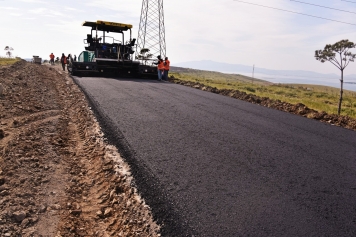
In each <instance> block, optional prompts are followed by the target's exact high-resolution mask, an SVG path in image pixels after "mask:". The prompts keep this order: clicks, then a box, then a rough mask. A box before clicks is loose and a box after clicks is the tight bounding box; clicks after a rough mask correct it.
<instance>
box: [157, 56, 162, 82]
mask: <svg viewBox="0 0 356 237" xmlns="http://www.w3.org/2000/svg"><path fill="white" fill-rule="evenodd" d="M157 58H158V63H157V72H158V80H159V81H162V76H163V72H164V63H163V59H161V57H160V56H159V57H157Z"/></svg>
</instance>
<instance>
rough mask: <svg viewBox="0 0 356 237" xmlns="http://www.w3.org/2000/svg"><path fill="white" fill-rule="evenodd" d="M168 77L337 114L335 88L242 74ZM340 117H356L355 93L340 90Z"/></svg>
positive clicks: (178, 72) (185, 72)
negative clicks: (268, 79) (270, 80)
mask: <svg viewBox="0 0 356 237" xmlns="http://www.w3.org/2000/svg"><path fill="white" fill-rule="evenodd" d="M170 75H173V76H174V77H176V78H178V79H181V80H183V81H191V82H199V83H202V84H204V85H206V86H212V87H216V88H218V89H233V90H239V91H244V92H246V93H248V94H253V95H256V96H260V97H268V98H270V99H274V100H280V101H284V102H288V103H292V104H297V103H303V104H305V105H306V106H308V107H309V108H311V109H314V110H317V111H319V112H321V111H325V112H327V113H328V114H337V108H338V102H339V93H340V89H339V88H334V87H328V86H320V85H303V84H273V83H270V82H267V81H263V80H259V79H255V78H251V77H247V76H243V75H237V74H224V73H218V72H210V71H201V70H194V69H183V68H175V69H173V70H172V71H171V73H170ZM341 115H348V116H350V117H352V118H356V92H354V91H347V90H344V95H343V103H342V111H341Z"/></svg>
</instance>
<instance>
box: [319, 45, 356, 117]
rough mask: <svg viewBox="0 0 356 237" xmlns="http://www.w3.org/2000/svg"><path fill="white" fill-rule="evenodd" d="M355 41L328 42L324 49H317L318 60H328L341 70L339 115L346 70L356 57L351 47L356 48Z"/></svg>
mask: <svg viewBox="0 0 356 237" xmlns="http://www.w3.org/2000/svg"><path fill="white" fill-rule="evenodd" d="M355 47H356V45H355V43H353V42H351V41H349V40H340V41H339V42H336V43H335V44H332V45H330V44H327V45H326V46H325V48H324V50H316V51H315V58H316V60H318V61H320V62H322V63H324V62H326V61H329V62H331V63H332V64H333V65H334V66H336V67H337V68H338V69H339V70H340V71H341V79H340V82H341V87H340V99H339V107H338V110H337V113H338V115H340V112H341V103H342V95H343V93H344V91H343V86H344V70H345V68H346V67H347V65H349V63H350V62H353V61H354V60H355V58H356V54H353V53H352V52H350V49H352V48H355Z"/></svg>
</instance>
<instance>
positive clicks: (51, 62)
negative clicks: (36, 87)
mask: <svg viewBox="0 0 356 237" xmlns="http://www.w3.org/2000/svg"><path fill="white" fill-rule="evenodd" d="M49 58H50V60H49V63H50V64H51V65H54V54H53V53H51V54H50V55H49Z"/></svg>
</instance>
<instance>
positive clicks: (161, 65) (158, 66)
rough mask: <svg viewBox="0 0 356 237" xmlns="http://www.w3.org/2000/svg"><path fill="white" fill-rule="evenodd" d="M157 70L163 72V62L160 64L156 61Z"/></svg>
mask: <svg viewBox="0 0 356 237" xmlns="http://www.w3.org/2000/svg"><path fill="white" fill-rule="evenodd" d="M157 68H158V70H164V64H163V61H162V62H160V61H158V65H157Z"/></svg>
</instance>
